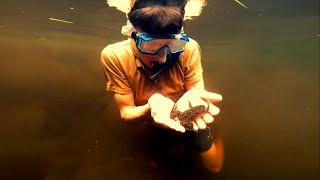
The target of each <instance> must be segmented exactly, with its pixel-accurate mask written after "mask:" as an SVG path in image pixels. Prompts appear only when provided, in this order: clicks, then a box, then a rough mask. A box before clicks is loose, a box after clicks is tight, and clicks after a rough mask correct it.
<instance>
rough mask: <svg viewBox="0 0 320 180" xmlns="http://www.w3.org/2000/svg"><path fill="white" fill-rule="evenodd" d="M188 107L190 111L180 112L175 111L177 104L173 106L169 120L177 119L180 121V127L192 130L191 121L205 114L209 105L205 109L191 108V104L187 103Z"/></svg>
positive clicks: (201, 106)
mask: <svg viewBox="0 0 320 180" xmlns="http://www.w3.org/2000/svg"><path fill="white" fill-rule="evenodd" d="M189 107H190V109H188V110H186V111H184V112H180V111H178V110H177V104H174V106H173V108H172V110H171V113H170V118H171V119H174V118H176V117H177V118H178V119H179V120H180V124H181V126H183V127H185V128H186V130H193V121H194V119H195V118H196V117H198V116H199V115H200V114H203V113H206V112H208V111H209V105H208V107H207V108H206V106H205V105H198V106H194V107H192V105H191V102H190V101H189Z"/></svg>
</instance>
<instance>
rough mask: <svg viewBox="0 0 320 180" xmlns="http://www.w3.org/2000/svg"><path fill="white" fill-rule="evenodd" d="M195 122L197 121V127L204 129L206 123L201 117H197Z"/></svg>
mask: <svg viewBox="0 0 320 180" xmlns="http://www.w3.org/2000/svg"><path fill="white" fill-rule="evenodd" d="M195 122H196V123H197V125H198V127H199V129H205V128H206V127H207V125H206V123H205V122H204V120H203V119H202V118H197V119H196V120H195Z"/></svg>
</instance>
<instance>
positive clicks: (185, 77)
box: [101, 0, 223, 173]
mask: <svg viewBox="0 0 320 180" xmlns="http://www.w3.org/2000/svg"><path fill="white" fill-rule="evenodd" d="M121 2H122V3H119V2H118V1H116V0H108V4H109V6H112V7H116V8H117V9H119V10H121V11H122V12H125V13H126V14H127V17H128V21H127V25H126V26H124V27H123V29H122V33H123V34H124V35H126V36H128V39H127V40H124V41H121V42H118V43H115V44H111V45H108V46H107V47H106V48H104V50H103V51H102V53H101V62H102V65H103V69H104V73H105V76H106V80H107V84H106V89H107V90H108V91H112V92H114V99H115V102H116V104H117V106H118V108H119V110H120V114H121V118H122V119H123V121H124V122H127V123H131V122H141V123H145V124H147V125H149V126H150V127H152V128H153V129H154V130H155V131H156V132H159V134H160V135H162V136H163V137H173V136H179V137H181V138H180V139H182V140H183V141H184V143H185V145H186V148H188V147H190V148H192V149H194V150H196V151H197V152H199V154H200V156H201V159H202V162H203V163H204V165H205V167H207V168H208V169H209V170H210V171H212V172H214V173H217V172H219V171H220V170H221V168H222V163H223V150H222V146H221V145H217V144H215V143H214V142H213V138H212V136H211V134H210V129H209V128H208V126H207V125H208V124H210V123H212V122H213V121H214V116H216V115H218V114H219V111H220V110H219V108H218V107H216V106H215V105H214V103H217V102H219V101H221V100H222V96H221V95H219V94H216V93H212V92H208V91H206V90H205V88H204V81H203V75H202V73H203V69H202V65H201V53H200V47H199V45H198V43H197V42H196V41H195V40H193V39H192V38H190V37H188V35H187V34H186V33H184V31H183V21H184V20H185V19H190V18H192V17H193V16H198V15H199V14H200V13H201V9H202V7H203V6H204V5H205V4H206V1H205V0H189V1H187V0H137V1H134V0H122V1H121ZM173 115H175V116H173Z"/></svg>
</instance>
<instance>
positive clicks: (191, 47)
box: [184, 37, 200, 52]
mask: <svg viewBox="0 0 320 180" xmlns="http://www.w3.org/2000/svg"><path fill="white" fill-rule="evenodd" d="M195 50H200V46H199V43H198V42H197V41H196V40H194V39H192V38H190V37H189V42H188V43H187V44H186V46H185V48H184V51H186V52H189V51H195Z"/></svg>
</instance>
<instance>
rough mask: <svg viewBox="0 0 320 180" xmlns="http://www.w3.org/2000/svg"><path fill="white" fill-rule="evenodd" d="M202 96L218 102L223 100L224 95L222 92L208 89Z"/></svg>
mask: <svg viewBox="0 0 320 180" xmlns="http://www.w3.org/2000/svg"><path fill="white" fill-rule="evenodd" d="M200 97H201V98H202V99H205V100H208V101H210V102H212V103H218V102H220V101H222V96H221V95H220V94H217V93H213V92H208V91H203V92H201V93H200Z"/></svg>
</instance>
